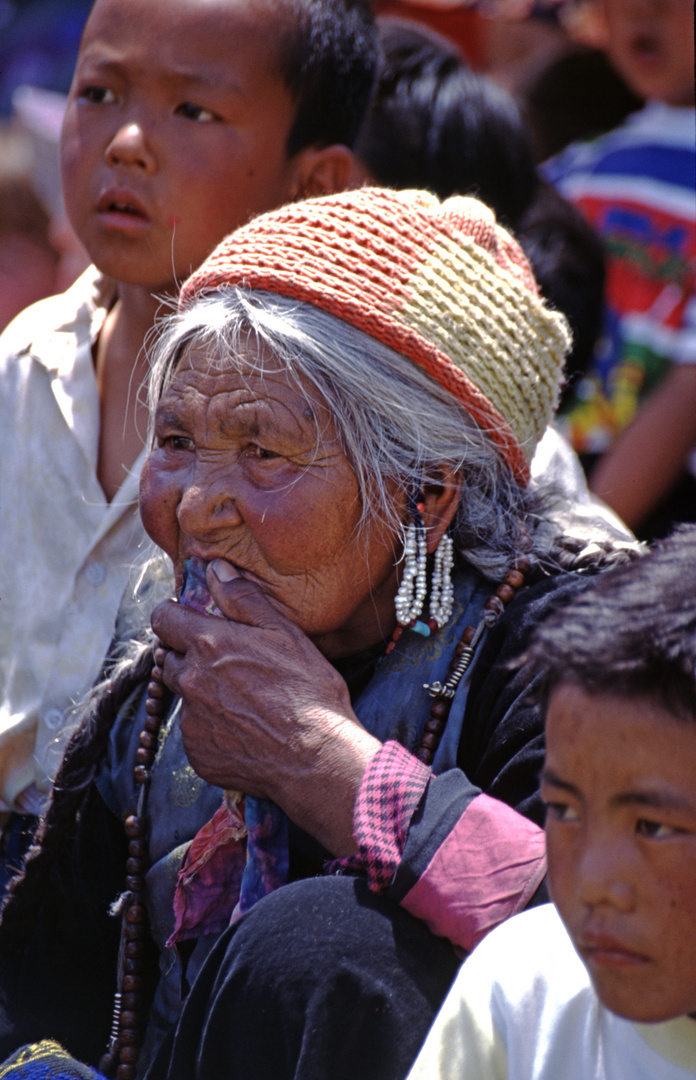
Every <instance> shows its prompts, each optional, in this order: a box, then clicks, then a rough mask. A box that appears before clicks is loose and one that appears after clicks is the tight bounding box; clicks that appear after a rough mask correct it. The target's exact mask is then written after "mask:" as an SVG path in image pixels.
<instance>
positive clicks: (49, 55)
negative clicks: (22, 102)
mask: <svg viewBox="0 0 696 1080" xmlns="http://www.w3.org/2000/svg"><path fill="white" fill-rule="evenodd" d="M91 6H92V0H60V2H59V3H57V2H56V0H0V116H5V117H9V116H10V115H11V113H12V95H13V94H14V91H15V90H16V88H17V87H18V86H24V85H29V86H37V87H39V88H43V89H46V90H56V91H58V92H61V93H67V91H68V87H69V86H70V80H71V78H72V73H73V69H74V67H75V57H76V56H77V46H78V43H79V40H80V35H81V33H82V27H83V26H84V23H85V20H86V18H87V15H88V13H89V9H90V7H91Z"/></svg>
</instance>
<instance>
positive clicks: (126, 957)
mask: <svg viewBox="0 0 696 1080" xmlns="http://www.w3.org/2000/svg"><path fill="white" fill-rule="evenodd" d="M165 656H166V650H165V649H163V648H162V647H161V646H159V645H158V646H156V648H155V653H154V665H153V668H152V674H151V676H150V683H149V685H148V688H147V700H146V702H145V712H146V717H145V725H144V727H143V730H142V731H141V732H140V746H139V748H138V750H137V752H136V765H135V768H134V770H133V775H134V776H135V781H136V783H137V785H138V808H137V811H136V813H135V814H130V815H129V816H128V817H127V818H126V820H125V823H124V827H125V830H126V836H127V837H128V859H127V861H126V888H125V892H124V893H123V897H122V905H123V906H122V922H121V943H120V946H119V957H118V975H117V986H118V989H117V991H116V994H115V996H114V1011H113V1018H112V1023H111V1036H110V1038H109V1045H108V1047H107V1051H106V1053H105V1054H104V1056H103V1057H102V1059H101V1061H100V1062H99V1070H100V1072H102V1073H104V1075H105V1076H114V1075H115V1076H116V1078H117V1080H135V1074H136V1066H137V1064H138V1055H139V1053H140V1046H141V1043H142V1038H143V1034H144V1031H143V1028H144V1026H145V1015H144V1008H143V1006H144V1004H145V1002H144V994H143V989H144V987H143V967H144V957H145V937H146V934H147V909H146V907H145V895H144V893H145V872H146V870H147V824H146V816H145V811H146V806H147V793H148V788H149V784H150V772H151V769H152V765H153V762H154V760H155V755H156V753H157V745H158V739H159V733H160V729H161V727H162V723H163V721H164V719H165V717H166V716H167V713H168V711H169V706H170V703H171V699H172V695H171V693H170V691H169V690H168V689H167V688H166V686H165V685H164V681H163V678H162V668H163V665H164V658H165ZM114 1069H115V1070H116V1071H115V1073H114Z"/></svg>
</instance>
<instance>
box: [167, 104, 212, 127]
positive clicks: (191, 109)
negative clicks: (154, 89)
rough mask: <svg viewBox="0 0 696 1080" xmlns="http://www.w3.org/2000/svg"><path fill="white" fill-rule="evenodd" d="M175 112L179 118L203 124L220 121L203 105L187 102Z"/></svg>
mask: <svg viewBox="0 0 696 1080" xmlns="http://www.w3.org/2000/svg"><path fill="white" fill-rule="evenodd" d="M174 111H175V113H176V115H177V116H183V117H185V118H186V120H194V121H196V122H198V123H202V124H209V123H211V122H212V121H214V120H217V119H219V117H218V116H217V115H216V114H215V113H214V112H211V111H210V109H204V108H203V106H202V105H194V104H193V102H192V101H185V102H184V103H183V104H182V105H178V106H177V108H176V109H175V110H174Z"/></svg>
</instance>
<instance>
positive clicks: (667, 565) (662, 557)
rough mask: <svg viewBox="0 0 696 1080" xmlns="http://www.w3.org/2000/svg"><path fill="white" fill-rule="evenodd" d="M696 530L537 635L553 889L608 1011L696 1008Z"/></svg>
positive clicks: (609, 580) (649, 1016) (622, 572)
mask: <svg viewBox="0 0 696 1080" xmlns="http://www.w3.org/2000/svg"><path fill="white" fill-rule="evenodd" d="M695 593H696V529H694V528H692V527H688V528H683V529H682V530H679V531H678V532H677V533H676V534H675V535H674V536H673V537H672V538H671V539H669V540H667V541H665V542H663V543H662V544H661V545H660V546H658V547H657V548H656V549H655V550H654V551H653V552H651V553H650V554H648V555H646V556H645V557H644V558H642V559H639V560H638V561H637V562H634V563H632V564H628V565H626V566H624V567H622V568H620V569H618V570H614V571H611V572H609V573H607V574H606V575H603V576H602V577H600V578H599V579H598V580H597V581H596V582H595V583H594V584H593V586H592V587H590V588H588V589H587V590H586V591H585V592H584V593H582V594H581V595H580V596H578V597H577V598H576V599H575V600H574V601H571V603H570V604H569V605H568V606H567V607H565V608H563V609H561V610H560V611H557V612H556V613H554V615H552V616H551V617H550V619H549V620H547V621H546V622H545V623H544V624H543V625H542V626H541V627H540V628H539V630H538V631H537V634H536V636H535V639H534V643H533V645H532V649H531V656H532V657H533V658H534V659H536V661H537V664H538V667H539V669H540V671H541V675H542V680H543V682H544V687H545V690H544V694H545V698H546V762H545V767H544V771H543V774H542V786H541V791H542V797H543V798H544V801H545V802H546V804H547V807H548V811H547V823H546V833H547V847H548V857H549V885H550V889H551V894H552V898H553V900H554V902H555V904H556V905H557V907H558V910H559V912H560V915H561V918H562V919H563V921H564V923H565V925H566V927H567V929H568V932H569V933H570V936H571V937H572V939H573V942H574V944H575V946H576V948H577V950H578V952H579V953H580V955H581V957H582V958H583V960H584V961H585V963H586V965H587V967H588V970H589V972H590V975H591V977H592V980H593V982H594V985H595V988H596V990H597V992H598V994H599V996H600V998H601V999H602V1001H603V1002H604V1004H605V1005H607V1006H608V1007H609V1008H610V1009H612V1010H613V1011H615V1012H617V1013H619V1014H620V1015H622V1016H626V1017H628V1018H629V1019H632V1020H638V1021H644V1022H656V1021H662V1020H667V1019H670V1018H672V1017H675V1016H680V1015H683V1014H690V1015H694V1016H696V922H695V921H694V917H693V897H694V894H695V890H696V783H695V782H694V781H695V779H696V608H695V607H694V603H693V597H694V594H695Z"/></svg>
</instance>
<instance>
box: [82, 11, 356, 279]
mask: <svg viewBox="0 0 696 1080" xmlns="http://www.w3.org/2000/svg"><path fill="white" fill-rule="evenodd" d="M153 41H156V42H157V48H156V49H153V47H152V42H153ZM375 63H376V45H375V41H374V31H373V27H372V21H371V15H370V12H369V8H368V7H367V5H365V4H364V3H363V0H331V2H330V3H324V2H320V0H166V2H165V0H97V2H96V4H95V5H94V8H93V9H92V12H91V14H90V17H89V19H88V20H87V24H86V27H85V30H84V34H83V38H82V42H81V45H80V52H79V56H78V61H77V66H76V71H75V77H74V80H73V85H72V87H71V91H70V95H69V100H68V105H67V110H66V115H65V120H64V124H63V131H62V137H61V158H62V173H63V185H64V191H65V202H66V207H67V211H68V216H69V218H70V221H71V223H72V225H73V227H74V228H75V231H76V232H77V234H78V236H79V238H80V240H81V241H82V242H83V243H84V245H85V246H86V248H87V249H88V251H89V253H90V256H91V258H92V259H93V261H94V262H95V263H96V264H97V266H98V267H99V268H100V269H101V270H102V271H103V272H105V273H107V274H109V275H110V276H111V277H113V278H115V279H116V280H118V281H123V282H127V283H130V284H135V285H143V286H147V287H148V288H149V289H150V290H155V289H159V290H161V289H164V288H166V287H168V286H170V285H171V283H173V282H176V281H178V280H181V279H182V278H183V277H185V276H187V275H188V274H189V273H190V272H191V270H192V269H193V268H194V267H195V266H197V265H198V264H199V263H200V262H201V261H202V260H203V259H204V258H205V256H206V255H207V254H209V252H210V251H211V250H212V248H213V247H214V245H215V244H216V243H217V242H218V241H219V240H220V238H221V237H222V236H224V235H225V234H226V233H227V232H229V231H230V230H231V229H233V228H235V227H236V226H238V225H240V224H241V223H242V222H244V221H246V220H248V218H249V217H251V216H252V215H254V214H256V213H259V212H261V211H263V210H266V209H268V208H270V207H273V206H278V205H281V204H283V203H284V202H286V201H288V200H291V199H295V198H300V197H302V196H304V195H311V194H318V193H323V192H325V191H331V190H336V189H340V188H341V187H343V186H344V185H345V183H346V182H347V180H348V177H349V173H350V167H351V156H350V153H349V151H348V150H347V148H346V145H345V144H347V143H348V142H350V141H351V139H352V138H353V137H354V135H355V132H356V130H357V128H358V126H359V123H360V121H361V119H362V115H363V113H364V111H365V109H366V107H367V103H368V100H369V95H370V92H371V85H372V80H373V75H374V67H375Z"/></svg>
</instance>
